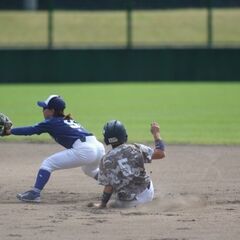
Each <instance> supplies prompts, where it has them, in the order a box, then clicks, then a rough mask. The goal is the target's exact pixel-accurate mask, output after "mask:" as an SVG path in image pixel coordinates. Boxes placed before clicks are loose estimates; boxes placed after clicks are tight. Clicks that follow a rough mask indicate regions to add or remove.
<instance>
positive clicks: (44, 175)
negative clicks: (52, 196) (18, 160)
mask: <svg viewBox="0 0 240 240" xmlns="http://www.w3.org/2000/svg"><path fill="white" fill-rule="evenodd" d="M50 175H51V173H50V172H49V171H47V170H44V169H40V170H39V171H38V175H37V179H36V182H35V185H34V188H33V190H34V191H36V192H40V191H41V190H43V188H44V186H45V185H46V184H47V182H48V179H49V177H50Z"/></svg>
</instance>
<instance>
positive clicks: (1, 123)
mask: <svg viewBox="0 0 240 240" xmlns="http://www.w3.org/2000/svg"><path fill="white" fill-rule="evenodd" d="M11 127H12V121H11V120H10V119H9V117H7V116H6V115H5V114H3V113H0V136H5V135H6V131H7V130H9V129H11Z"/></svg>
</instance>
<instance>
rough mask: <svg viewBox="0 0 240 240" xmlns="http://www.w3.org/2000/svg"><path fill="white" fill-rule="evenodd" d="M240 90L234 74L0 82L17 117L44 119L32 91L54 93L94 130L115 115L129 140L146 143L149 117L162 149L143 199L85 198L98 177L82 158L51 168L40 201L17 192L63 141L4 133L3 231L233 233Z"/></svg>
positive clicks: (142, 235) (239, 204) (238, 196)
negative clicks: (203, 79)
mask: <svg viewBox="0 0 240 240" xmlns="http://www.w3.org/2000/svg"><path fill="white" fill-rule="evenodd" d="M239 92H240V84H239V83H231V82H229V83H214V82H210V83H188V82H185V83H167V82H165V83H124V84H122V83H115V84H104V83H102V84H57V85H52V84H49V85H37V84H32V85H29V84H27V85H14V84H11V85H8V84H6V85H1V86H0V96H1V109H0V111H1V112H3V113H5V114H7V115H8V116H9V117H10V118H11V120H12V121H13V123H14V126H16V127H17V126H25V125H31V124H35V123H37V122H39V121H41V120H42V112H41V109H40V108H39V107H37V105H36V101H38V100H44V99H45V98H47V96H48V95H50V94H55V93H56V94H60V95H62V96H63V97H64V99H65V100H66V102H67V109H66V113H69V112H70V113H72V115H73V117H74V118H76V120H78V121H79V122H80V123H81V124H82V125H83V126H84V127H86V128H87V129H89V130H91V131H92V132H94V133H95V134H96V136H97V137H98V138H99V139H100V140H102V126H103V125H104V123H105V122H106V121H108V120H110V119H119V120H121V121H122V122H123V123H125V125H126V128H127V130H128V134H129V141H130V142H143V143H145V144H147V145H149V146H153V144H152V141H151V135H150V133H149V127H150V123H151V121H153V120H155V121H158V122H159V123H160V127H161V133H162V137H163V138H164V140H165V142H166V145H167V146H166V152H167V157H166V158H165V159H164V160H160V161H155V162H153V163H152V164H149V165H147V166H146V167H147V170H148V173H149V174H150V176H151V178H152V180H153V183H154V187H155V193H156V194H155V198H154V201H153V202H151V203H150V204H146V205H144V206H140V207H137V208H134V209H105V210H94V209H92V208H88V207H87V204H88V203H89V202H94V201H98V200H99V197H100V195H101V192H102V187H101V186H99V185H98V184H97V183H96V182H95V181H94V180H92V179H90V178H89V177H87V176H85V175H84V174H83V172H82V171H81V169H79V168H76V169H68V170H64V171H56V172H54V173H53V176H52V178H51V180H50V182H49V183H48V185H47V186H46V188H45V190H44V192H43V194H42V203H41V204H23V203H21V202H19V201H18V200H17V199H16V197H15V196H16V194H17V193H19V192H23V191H25V190H28V188H29V187H31V186H32V185H33V184H34V180H35V176H36V173H37V171H38V168H39V166H40V164H41V162H42V161H43V159H45V158H46V157H48V156H49V155H51V154H53V153H55V152H57V151H61V150H63V148H62V147H61V146H59V145H57V144H55V143H53V141H51V140H50V137H49V136H47V135H40V136H32V137H13V136H10V137H6V138H1V139H0V169H1V175H0V239H1V240H12V239H24V240H30V239H31V240H32V239H39V240H40V239H41V240H42V239H51V240H60V239H69V240H71V239H72V240H76V239H79V240H80V239H81V240H82V239H88V240H95V239H96V238H99V239H106V240H112V239H116V240H132V239H141V240H146V239H147V240H183V239H184V240H190V239H194V240H198V239H199V240H200V239H201V240H202V239H209V240H219V239H230V240H235V239H238V238H239V235H240V230H239V223H240V191H239V182H240V174H239V169H240V161H239V159H240V147H239V144H240V108H239V102H240V95H239Z"/></svg>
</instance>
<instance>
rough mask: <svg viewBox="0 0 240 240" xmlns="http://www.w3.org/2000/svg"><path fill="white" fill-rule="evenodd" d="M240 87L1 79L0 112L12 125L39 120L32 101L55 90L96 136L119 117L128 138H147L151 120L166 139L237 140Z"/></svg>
mask: <svg viewBox="0 0 240 240" xmlns="http://www.w3.org/2000/svg"><path fill="white" fill-rule="evenodd" d="M239 92H240V84H239V83H145V84H144V83H124V84H122V83H121V84H120V83H116V84H57V85H53V84H51V85H13V84H11V85H0V96H1V97H0V99H1V109H0V112H3V113H6V114H7V115H9V116H10V118H11V119H12V121H13V122H14V125H15V126H24V125H31V124H35V123H37V122H39V121H41V120H42V112H41V109H40V108H39V107H37V106H36V101H37V100H42V99H45V98H46V97H47V96H48V95H50V94H55V93H57V94H60V95H62V96H64V98H65V100H66V102H67V109H66V113H69V112H70V113H72V114H73V116H74V118H76V120H78V121H79V122H80V123H81V124H82V125H83V126H85V127H86V128H87V129H89V130H91V131H93V132H94V133H95V134H96V135H97V137H98V138H99V139H102V127H103V125H104V123H105V122H106V121H108V120H111V119H119V120H121V121H122V122H123V123H125V125H126V127H127V129H128V133H129V140H130V142H133V141H137V142H150V141H151V135H150V133H149V127H150V123H151V122H152V121H153V120H155V121H158V122H159V123H160V125H161V131H162V136H163V138H164V139H165V140H166V142H167V143H182V144H185V143H191V144H240V95H239ZM6 139H7V138H6ZM8 139H12V140H17V139H18V140H19V139H22V137H16V136H11V137H9V138H8ZM28 139H31V140H34V141H35V140H39V141H40V140H41V141H42V140H44V141H45V140H47V139H49V137H48V136H47V135H45V136H44V135H43V136H42V135H40V136H32V137H28ZM1 141H2V140H1Z"/></svg>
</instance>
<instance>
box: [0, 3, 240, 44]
mask: <svg viewBox="0 0 240 240" xmlns="http://www.w3.org/2000/svg"><path fill="white" fill-rule="evenodd" d="M239 22H240V0H228V1H226V0H222V1H220V0H218V1H215V0H182V1H179V0H114V1H110V0H105V1H97V0H74V1H73V0H68V1H67V0H65V1H64V0H58V1H54V0H41V1H40V0H38V1H37V0H22V1H20V0H17V1H15V0H11V1H7V0H1V2H0V47H7V48H20V47H24V48H26V47H27V48H29V47H34V48H35V47H36V48H83V47H84V48H93V47H108V48H109V47H120V48H125V47H127V48H131V47H133V48H134V47H144V48H149V47H150V48H151V47H176V46H179V47H182V46H187V47H194V46H198V47H199V46H201V47H239V46H240V28H239Z"/></svg>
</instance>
